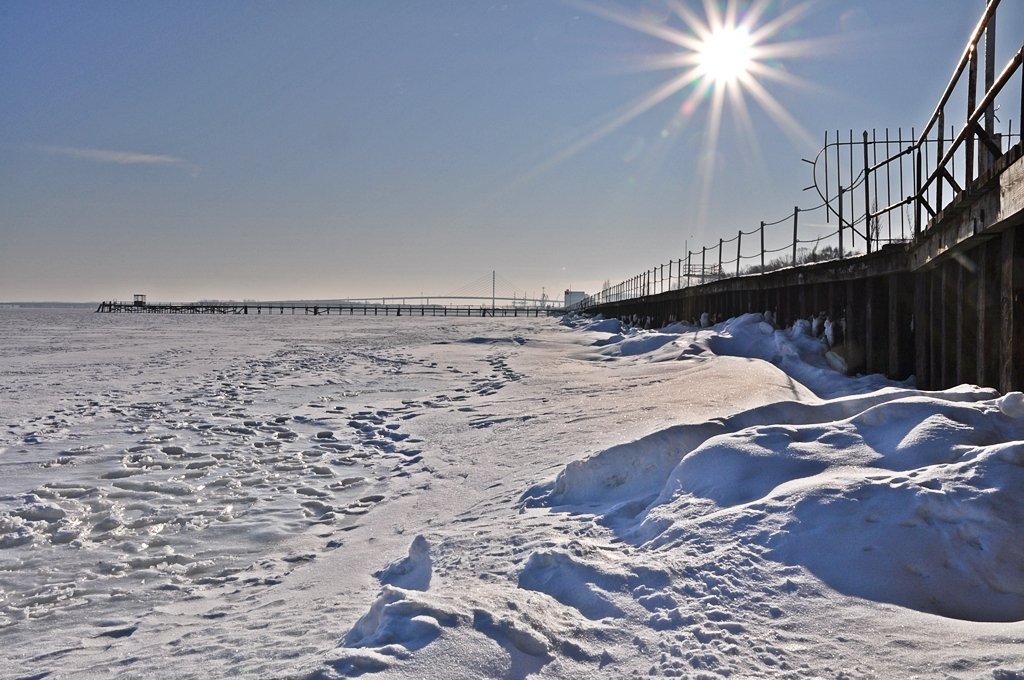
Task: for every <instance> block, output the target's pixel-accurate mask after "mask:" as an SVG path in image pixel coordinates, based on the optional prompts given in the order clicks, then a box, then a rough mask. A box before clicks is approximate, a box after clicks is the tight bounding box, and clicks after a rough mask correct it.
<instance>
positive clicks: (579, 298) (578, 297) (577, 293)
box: [565, 288, 587, 307]
mask: <svg viewBox="0 0 1024 680" xmlns="http://www.w3.org/2000/svg"><path fill="white" fill-rule="evenodd" d="M586 297H587V294H586V293H584V292H583V291H582V290H569V289H568V288H566V289H565V306H566V307H571V306H573V305H575V304H577V303H580V302H583V300H585V299H586Z"/></svg>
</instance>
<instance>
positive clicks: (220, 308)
mask: <svg viewBox="0 0 1024 680" xmlns="http://www.w3.org/2000/svg"><path fill="white" fill-rule="evenodd" d="M96 311H97V312H100V313H105V314H242V315H246V314H257V315H263V314H273V315H279V316H280V315H284V314H288V315H296V314H300V315H311V316H332V315H333V316H396V317H397V316H438V317H540V316H550V315H558V314H562V313H564V311H565V310H564V309H561V308H554V307H524V306H502V307H497V306H495V307H489V306H479V305H478V306H474V305H430V304H421V305H410V304H386V303H382V304H367V303H362V302H360V303H322V304H321V303H316V304H313V303H301V302H185V303H147V302H146V301H145V300H136V301H134V302H118V301H110V302H101V303H100V304H99V306H98V307H97V308H96Z"/></svg>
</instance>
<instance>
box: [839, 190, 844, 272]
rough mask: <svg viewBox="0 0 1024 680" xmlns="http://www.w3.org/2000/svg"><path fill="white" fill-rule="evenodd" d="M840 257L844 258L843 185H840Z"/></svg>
mask: <svg viewBox="0 0 1024 680" xmlns="http://www.w3.org/2000/svg"><path fill="white" fill-rule="evenodd" d="M839 259H840V260H841V259H843V187H839Z"/></svg>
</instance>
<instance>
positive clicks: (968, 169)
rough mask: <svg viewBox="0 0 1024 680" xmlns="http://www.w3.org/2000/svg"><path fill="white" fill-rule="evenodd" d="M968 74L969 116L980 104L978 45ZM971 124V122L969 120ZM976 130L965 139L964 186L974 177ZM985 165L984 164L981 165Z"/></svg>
mask: <svg viewBox="0 0 1024 680" xmlns="http://www.w3.org/2000/svg"><path fill="white" fill-rule="evenodd" d="M967 73H968V75H967V117H968V118H970V117H971V114H972V113H974V107H976V106H977V105H978V45H977V44H975V45H972V46H971V65H970V68H969V69H968V72H967ZM968 125H970V122H968ZM974 137H975V133H974V130H970V131H969V132H968V134H967V139H966V140H965V141H964V153H965V154H966V156H965V158H964V174H965V175H966V177H964V186H965V187H967V186H970V184H971V181H972V180H973V179H974ZM981 167H984V165H981Z"/></svg>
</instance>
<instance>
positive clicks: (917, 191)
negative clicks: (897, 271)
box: [914, 145, 924, 240]
mask: <svg viewBox="0 0 1024 680" xmlns="http://www.w3.org/2000/svg"><path fill="white" fill-rule="evenodd" d="M921 172H922V168H921V147H920V145H919V146H918V147H917V163H916V166H915V168H914V240H917V239H919V238H921V201H922V200H923V197H922V196H921V184H922V183H923V182H924V179H923V178H922V177H921Z"/></svg>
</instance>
